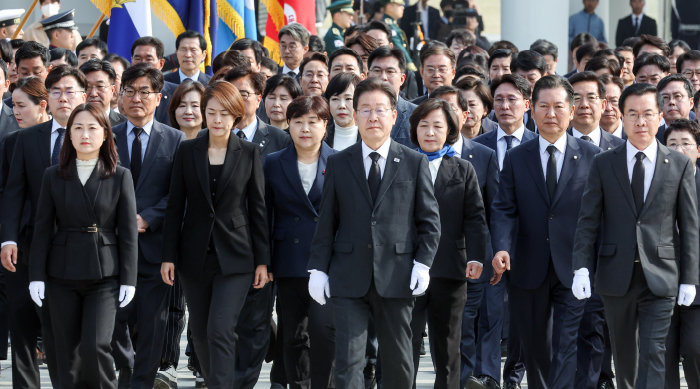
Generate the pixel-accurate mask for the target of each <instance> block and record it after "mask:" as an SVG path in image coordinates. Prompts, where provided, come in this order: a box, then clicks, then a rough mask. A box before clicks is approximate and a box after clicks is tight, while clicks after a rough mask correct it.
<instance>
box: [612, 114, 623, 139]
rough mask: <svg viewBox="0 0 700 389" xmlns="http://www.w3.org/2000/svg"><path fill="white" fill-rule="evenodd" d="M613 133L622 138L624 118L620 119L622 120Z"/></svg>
mask: <svg viewBox="0 0 700 389" xmlns="http://www.w3.org/2000/svg"><path fill="white" fill-rule="evenodd" d="M612 134H613V135H615V136H616V137H618V138H620V139H622V119H620V122H619V123H618V124H617V128H616V129H615V131H613V133H612Z"/></svg>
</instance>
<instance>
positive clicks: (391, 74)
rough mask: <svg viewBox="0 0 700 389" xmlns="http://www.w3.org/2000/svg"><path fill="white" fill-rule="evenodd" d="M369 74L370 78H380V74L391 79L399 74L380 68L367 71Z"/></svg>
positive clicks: (390, 69)
mask: <svg viewBox="0 0 700 389" xmlns="http://www.w3.org/2000/svg"><path fill="white" fill-rule="evenodd" d="M369 72H370V74H371V75H372V77H381V76H382V74H386V77H387V78H393V77H394V76H396V75H397V74H399V72H398V71H397V70H396V69H392V68H388V69H382V68H380V67H373V68H372V69H370V70H369Z"/></svg>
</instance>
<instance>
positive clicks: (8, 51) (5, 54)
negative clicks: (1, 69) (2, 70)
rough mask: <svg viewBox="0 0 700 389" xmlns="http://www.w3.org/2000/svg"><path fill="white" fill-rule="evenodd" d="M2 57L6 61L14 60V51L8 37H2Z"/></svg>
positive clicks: (0, 45)
mask: <svg viewBox="0 0 700 389" xmlns="http://www.w3.org/2000/svg"><path fill="white" fill-rule="evenodd" d="M0 57H1V58H2V60H3V61H5V63H10V62H12V61H13V58H14V53H13V52H12V45H11V44H10V42H9V41H8V40H7V39H0Z"/></svg>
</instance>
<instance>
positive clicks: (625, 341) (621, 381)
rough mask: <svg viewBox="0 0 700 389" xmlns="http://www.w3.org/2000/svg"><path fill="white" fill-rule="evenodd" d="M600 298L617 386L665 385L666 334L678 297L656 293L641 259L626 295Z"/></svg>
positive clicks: (625, 388)
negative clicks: (662, 295)
mask: <svg viewBox="0 0 700 389" xmlns="http://www.w3.org/2000/svg"><path fill="white" fill-rule="evenodd" d="M601 297H602V298H603V304H604V305H605V318H606V320H607V322H608V328H609V329H610V341H611V342H612V350H613V360H614V361H615V376H616V377H615V378H616V380H617V388H619V389H632V388H636V389H645V388H649V389H656V388H663V387H664V381H665V353H666V335H668V328H669V326H670V324H671V316H672V314H673V305H674V304H675V300H676V299H675V298H674V297H659V296H656V295H654V294H653V293H652V292H651V290H649V287H648V286H647V282H646V279H645V278H644V272H643V270H642V266H641V264H640V263H639V262H635V264H634V272H633V274H632V281H631V283H630V287H629V290H628V291H627V293H626V294H625V295H624V296H619V297H613V296H601Z"/></svg>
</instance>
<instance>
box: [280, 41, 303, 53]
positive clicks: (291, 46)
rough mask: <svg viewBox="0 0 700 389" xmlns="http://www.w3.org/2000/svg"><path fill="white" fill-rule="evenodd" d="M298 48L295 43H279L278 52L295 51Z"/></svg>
mask: <svg viewBox="0 0 700 389" xmlns="http://www.w3.org/2000/svg"><path fill="white" fill-rule="evenodd" d="M298 48H299V45H298V44H297V43H296V42H293V43H288V44H287V43H280V51H285V50H292V51H294V50H296V49H298Z"/></svg>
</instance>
